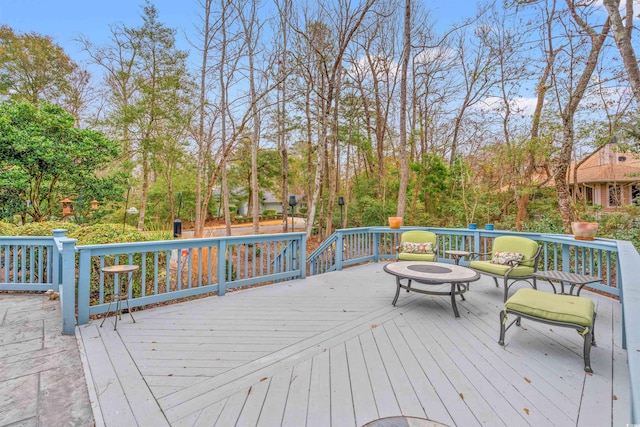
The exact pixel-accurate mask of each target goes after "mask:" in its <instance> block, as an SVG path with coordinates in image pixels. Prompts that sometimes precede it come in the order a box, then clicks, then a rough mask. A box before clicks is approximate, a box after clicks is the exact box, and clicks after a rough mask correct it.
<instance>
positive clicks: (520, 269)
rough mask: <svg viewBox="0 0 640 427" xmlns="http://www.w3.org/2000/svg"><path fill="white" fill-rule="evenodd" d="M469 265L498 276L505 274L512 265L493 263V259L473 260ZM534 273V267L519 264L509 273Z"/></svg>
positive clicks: (522, 275)
mask: <svg viewBox="0 0 640 427" xmlns="http://www.w3.org/2000/svg"><path fill="white" fill-rule="evenodd" d="M469 267H471V268H473V269H474V270H478V271H482V272H485V273H489V274H495V275H497V276H504V273H506V272H507V270H509V269H510V268H511V267H510V266H509V265H503V264H493V263H492V262H491V261H471V262H470V263H469ZM532 274H533V267H528V266H526V265H519V266H517V267H515V268H514V269H513V270H511V272H510V273H509V277H527V276H531V275H532Z"/></svg>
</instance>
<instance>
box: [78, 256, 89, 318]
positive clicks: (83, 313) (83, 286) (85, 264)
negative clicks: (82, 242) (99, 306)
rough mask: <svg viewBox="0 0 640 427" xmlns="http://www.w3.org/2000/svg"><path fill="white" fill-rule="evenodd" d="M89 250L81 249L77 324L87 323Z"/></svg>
mask: <svg viewBox="0 0 640 427" xmlns="http://www.w3.org/2000/svg"><path fill="white" fill-rule="evenodd" d="M90 292H91V251H89V250H81V251H80V261H79V268H78V325H84V324H87V323H89V306H90V300H89V298H90V295H89V294H90Z"/></svg>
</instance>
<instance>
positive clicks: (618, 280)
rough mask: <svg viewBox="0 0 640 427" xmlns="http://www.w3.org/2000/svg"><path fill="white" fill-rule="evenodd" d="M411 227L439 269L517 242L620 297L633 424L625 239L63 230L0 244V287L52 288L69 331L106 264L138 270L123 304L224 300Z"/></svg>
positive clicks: (107, 289) (100, 291) (98, 309)
mask: <svg viewBox="0 0 640 427" xmlns="http://www.w3.org/2000/svg"><path fill="white" fill-rule="evenodd" d="M416 229H417V230H429V231H433V232H435V233H436V234H437V235H438V245H437V246H438V261H441V262H452V261H451V259H449V258H448V256H447V255H446V253H445V251H446V250H461V249H464V250H468V251H472V252H487V251H489V250H490V248H491V243H492V240H493V239H494V238H495V237H498V236H502V235H520V236H525V237H529V238H531V239H534V240H536V241H538V242H540V243H541V244H542V245H543V251H542V257H541V261H540V262H541V265H540V269H542V270H550V269H555V270H563V271H569V272H576V273H581V274H592V275H597V276H600V277H602V278H603V283H602V284H601V285H590V287H592V288H596V289H598V290H599V291H601V292H604V293H607V294H610V295H612V296H614V297H619V298H620V301H621V303H622V311H623V325H622V333H623V345H624V347H625V348H626V349H627V357H628V363H629V375H630V384H631V407H632V414H631V422H632V423H638V422H639V421H640V331H639V330H638V329H637V328H635V326H636V325H638V324H640V310H639V309H638V308H639V307H640V255H639V254H638V251H637V250H636V248H635V247H634V246H633V244H631V243H630V242H627V241H619V240H609V239H596V240H594V241H577V240H574V239H573V237H571V236H569V235H557V234H540V233H514V232H508V231H499V230H493V231H487V230H468V229H444V228H431V227H403V228H401V229H390V228H388V227H366V228H355V229H342V230H338V231H336V232H335V233H334V234H333V235H332V236H331V237H330V238H329V239H327V240H326V241H324V242H323V243H322V245H321V246H320V247H318V249H317V250H315V251H314V252H313V253H312V254H310V255H309V257H308V258H305V257H306V253H305V248H306V236H305V234H304V233H288V234H274V235H258V236H236V237H221V238H211V239H187V240H173V241H157V242H144V243H126V244H110V245H91V246H76V245H75V243H76V241H75V240H74V239H69V238H66V237H65V236H64V231H63V230H56V231H54V233H53V237H42V238H40V237H37V238H32V237H0V290H35V291H43V290H46V289H50V288H53V289H57V290H59V291H60V296H61V302H62V310H63V325H62V330H63V333H65V334H73V333H74V328H75V325H76V307H77V323H78V324H84V323H86V322H88V320H89V317H90V316H92V315H99V314H102V313H104V312H105V311H106V308H107V303H108V301H109V300H110V295H111V294H112V293H113V291H114V283H113V279H112V278H106V277H105V276H104V274H103V273H102V271H101V269H102V268H103V267H104V266H107V265H114V264H136V265H139V266H140V267H141V268H140V271H139V272H136V273H134V274H133V275H132V276H130V277H129V276H128V277H127V278H126V279H129V278H131V280H132V284H133V286H132V287H131V290H130V295H129V297H130V303H131V306H132V307H137V306H145V305H151V304H157V303H161V302H164V301H169V300H176V299H180V298H185V297H190V296H196V295H202V294H207V293H217V294H218V295H224V294H225V292H226V290H228V289H235V288H241V287H245V286H250V285H254V284H260V283H270V282H278V281H281V280H288V279H294V278H304V277H305V276H306V274H307V270H308V272H309V274H311V275H313V274H320V273H324V272H328V271H336V270H341V269H342V268H344V267H347V266H350V265H356V264H362V263H367V262H378V261H380V260H389V259H394V258H395V256H396V247H397V246H398V244H399V240H400V234H401V233H402V232H404V231H407V230H416ZM218 255H220V256H218ZM305 259H306V262H304V260H305ZM464 262H465V261H463V262H462V263H463V264H464ZM115 279H116V280H120V279H121V278H119V277H115ZM122 279H123V280H124V278H122ZM76 295H77V299H76Z"/></svg>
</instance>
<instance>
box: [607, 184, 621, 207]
mask: <svg viewBox="0 0 640 427" xmlns="http://www.w3.org/2000/svg"><path fill="white" fill-rule="evenodd" d="M609 206H622V187H621V186H620V185H610V186H609Z"/></svg>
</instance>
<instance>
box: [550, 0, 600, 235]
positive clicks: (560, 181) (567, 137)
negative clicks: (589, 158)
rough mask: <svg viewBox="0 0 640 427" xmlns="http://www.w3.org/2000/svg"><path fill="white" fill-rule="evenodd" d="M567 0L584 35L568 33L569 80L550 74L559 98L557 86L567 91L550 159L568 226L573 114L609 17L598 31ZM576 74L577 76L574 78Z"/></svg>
mask: <svg viewBox="0 0 640 427" xmlns="http://www.w3.org/2000/svg"><path fill="white" fill-rule="evenodd" d="M566 3H567V7H568V11H569V15H570V17H571V19H572V22H573V23H575V24H576V26H577V28H578V29H580V30H581V31H582V33H583V34H582V35H583V38H581V39H580V40H578V41H576V40H574V38H573V36H574V33H571V34H567V40H568V43H569V47H571V48H573V49H574V50H573V51H572V52H571V55H570V61H569V65H570V67H569V81H568V82H567V83H565V84H564V85H561V84H560V82H559V80H558V79H559V77H558V74H557V72H554V73H553V74H552V78H553V80H554V87H555V89H556V92H557V94H558V95H557V99H558V101H559V102H560V100H561V99H562V95H561V94H560V93H559V91H560V90H561V89H560V88H561V87H566V88H567V89H566V90H567V93H566V94H565V95H566V102H565V103H564V105H563V104H559V110H560V117H561V120H562V142H561V145H560V150H559V152H558V154H557V155H556V157H555V159H554V162H553V178H554V181H555V187H556V194H557V196H558V204H559V208H560V214H561V216H562V222H563V224H564V226H565V227H567V228H569V226H570V225H571V222H572V221H573V220H574V219H575V206H574V205H573V203H572V199H571V195H570V192H569V184H568V175H567V172H568V170H569V164H570V163H571V156H572V154H573V144H574V137H575V133H574V132H575V129H574V119H575V114H576V111H577V110H578V107H579V106H580V103H581V102H582V99H583V98H584V95H585V93H586V91H587V88H588V87H589V82H590V80H591V76H592V75H593V72H594V70H595V68H596V65H597V64H598V57H599V56H600V51H601V49H602V46H603V45H604V43H605V41H606V38H607V35H608V33H609V29H610V27H611V26H610V21H609V19H607V20H606V22H605V23H604V24H603V25H602V27H601V29H600V32H597V31H596V30H595V29H594V27H593V26H592V25H590V24H589V23H588V22H587V21H585V20H584V19H583V16H584V14H585V13H586V14H588V11H584V10H582V9H581V6H580V5H578V2H576V1H574V0H566ZM576 43H577V44H576ZM587 43H588V50H587V52H586V58H585V61H584V68H582V70H576V69H575V67H576V62H577V61H576V57H577V54H578V48H580V47H582V46H583V44H584V45H586V44H587ZM575 77H577V79H576V78H575Z"/></svg>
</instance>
